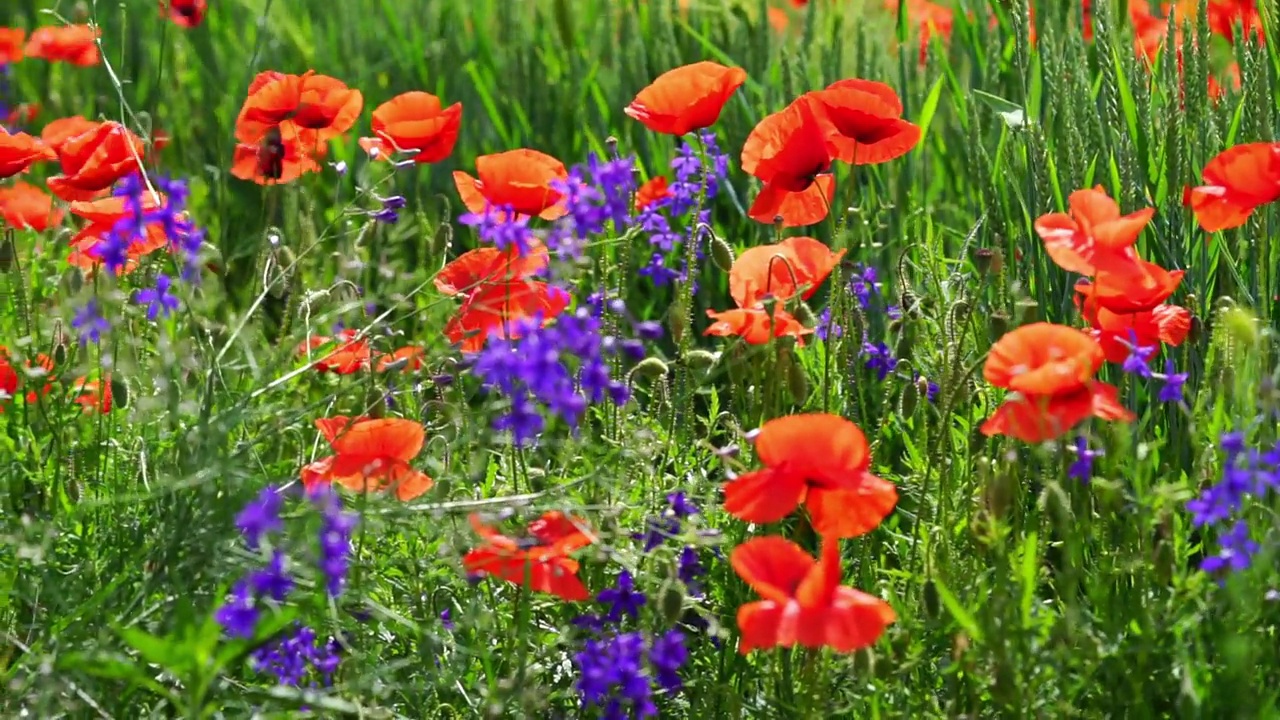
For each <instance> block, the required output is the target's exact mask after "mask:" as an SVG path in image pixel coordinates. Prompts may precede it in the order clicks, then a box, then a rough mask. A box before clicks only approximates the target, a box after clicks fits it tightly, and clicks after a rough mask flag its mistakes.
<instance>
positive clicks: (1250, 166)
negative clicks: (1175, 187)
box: [1182, 143, 1280, 232]
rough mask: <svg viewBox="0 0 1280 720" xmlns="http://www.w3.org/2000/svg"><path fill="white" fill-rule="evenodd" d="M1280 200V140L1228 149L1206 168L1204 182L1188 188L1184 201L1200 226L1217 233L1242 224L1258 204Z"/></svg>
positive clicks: (1184, 194)
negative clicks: (1279, 141) (1278, 141)
mask: <svg viewBox="0 0 1280 720" xmlns="http://www.w3.org/2000/svg"><path fill="white" fill-rule="evenodd" d="M1276 200H1280V143H1247V144H1245V145H1236V146H1235V147H1232V148H1228V149H1226V150H1224V151H1222V152H1221V153H1219V154H1218V156H1217V157H1215V158H1214V159H1212V160H1210V161H1209V164H1208V165H1206V166H1205V168H1204V185H1201V186H1200V187H1195V188H1187V190H1186V192H1184V193H1183V197H1182V201H1183V203H1184V204H1185V205H1187V206H1188V207H1190V208H1191V211H1192V212H1193V213H1195V216H1196V220H1197V221H1198V222H1199V223H1200V227H1201V228H1203V229H1204V230H1205V231H1206V232H1217V231H1219V230H1229V229H1231V228H1235V227H1240V226H1241V225H1243V224H1244V222H1245V220H1248V219H1249V216H1250V215H1252V214H1253V211H1254V209H1255V208H1257V207H1258V206H1259V205H1266V204H1267V203H1272V202H1275V201H1276Z"/></svg>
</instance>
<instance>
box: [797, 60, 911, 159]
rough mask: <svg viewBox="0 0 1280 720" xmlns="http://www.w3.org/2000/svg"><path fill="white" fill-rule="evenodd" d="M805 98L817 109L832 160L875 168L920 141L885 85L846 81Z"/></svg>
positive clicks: (852, 79) (853, 79) (811, 93)
mask: <svg viewBox="0 0 1280 720" xmlns="http://www.w3.org/2000/svg"><path fill="white" fill-rule="evenodd" d="M805 97H808V98H809V99H810V100H811V101H812V102H813V104H814V107H815V109H816V110H817V113H816V115H817V116H818V120H819V122H821V123H822V125H823V126H824V128H825V130H826V136H827V145H828V149H829V151H830V154H831V157H832V158H833V159H836V160H839V161H841V162H845V163H849V164H851V165H874V164H877V163H882V162H887V161H889V160H893V159H894V158H897V157H901V156H902V155H905V154H906V153H908V152H910V151H911V149H912V148H914V147H915V146H916V144H917V143H919V142H920V128H919V127H918V126H916V125H914V124H913V123H910V122H907V121H906V120H903V119H902V101H901V100H900V99H899V98H898V94H897V93H896V92H894V90H893V88H891V87H889V86H888V85H885V84H884V83H881V82H876V81H874V80H862V79H859V78H849V79H847V80H839V81H837V82H834V83H832V84H830V85H828V86H827V89H825V90H818V91H816V92H810V93H806V94H805Z"/></svg>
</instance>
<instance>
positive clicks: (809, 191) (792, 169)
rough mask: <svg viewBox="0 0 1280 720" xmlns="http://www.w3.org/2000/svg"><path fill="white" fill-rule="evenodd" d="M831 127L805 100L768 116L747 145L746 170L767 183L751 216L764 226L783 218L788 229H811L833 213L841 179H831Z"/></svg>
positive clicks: (800, 99) (745, 154) (745, 148)
mask: <svg viewBox="0 0 1280 720" xmlns="http://www.w3.org/2000/svg"><path fill="white" fill-rule="evenodd" d="M826 128H827V126H826V125H824V124H822V123H821V122H820V121H819V120H818V117H817V114H816V111H815V105H814V103H813V101H812V100H811V99H809V98H806V97H801V98H799V99H797V100H796V101H795V102H793V103H791V104H790V105H788V106H787V107H786V109H784V110H782V111H781V112H777V113H774V114H772V115H769V116H767V117H765V118H764V119H763V120H761V121H760V122H759V123H758V124H757V125H756V126H755V129H753V130H752V131H751V134H750V135H748V136H747V140H746V142H745V143H744V144H743V146H742V169H743V170H744V171H746V172H747V173H750V174H751V175H754V176H755V177H757V178H759V179H760V181H761V182H763V183H764V187H762V188H760V194H759V195H757V196H756V200H755V202H754V203H752V205H751V209H750V210H748V211H747V214H748V215H749V216H750V217H751V218H752V219H753V220H757V221H759V222H763V223H773V222H775V221H777V219H778V218H781V221H782V224H783V225H784V226H786V227H795V226H798V225H812V224H814V223H816V222H819V221H821V220H822V219H823V218H825V217H826V216H827V214H828V213H829V212H830V211H831V201H832V199H833V198H834V197H835V191H836V181H835V178H834V177H832V176H831V174H830V169H831V156H830V154H829V152H828V147H827V130H826Z"/></svg>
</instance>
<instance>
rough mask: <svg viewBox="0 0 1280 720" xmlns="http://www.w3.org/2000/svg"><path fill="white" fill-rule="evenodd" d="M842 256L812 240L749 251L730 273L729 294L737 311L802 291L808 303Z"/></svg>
mask: <svg viewBox="0 0 1280 720" xmlns="http://www.w3.org/2000/svg"><path fill="white" fill-rule="evenodd" d="M844 254H845V251H844V250H841V251H839V252H832V251H831V248H828V247H827V246H826V245H824V244H823V243H822V242H821V241H820V240H815V239H813V238H811V237H789V238H787V239H785V240H783V241H782V242H781V243H778V244H777V245H757V246H755V247H752V248H748V249H747V250H746V251H744V252H743V253H742V254H741V255H739V256H738V257H737V259H736V260H734V261H733V267H732V268H731V269H730V270H729V295H730V296H731V297H732V298H733V299H734V301H735V302H736V303H738V307H740V308H753V307H756V306H757V305H758V304H759V303H760V302H761V301H762V300H763V299H764V298H765V297H772V298H775V299H777V300H786V299H789V298H791V297H794V296H795V295H796V294H797V293H799V292H801V291H803V295H801V297H802V298H803V299H805V300H808V299H809V298H811V297H813V294H814V293H816V292H817V291H818V286H819V285H821V284H822V281H823V280H826V279H827V276H828V275H830V274H831V270H832V269H833V268H835V266H836V263H839V262H840V258H842V257H844Z"/></svg>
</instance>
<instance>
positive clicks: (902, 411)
mask: <svg viewBox="0 0 1280 720" xmlns="http://www.w3.org/2000/svg"><path fill="white" fill-rule="evenodd" d="M919 401H920V389H919V388H918V387H917V386H916V384H915V383H907V384H906V385H903V386H902V396H901V397H900V398H898V414H899V415H901V416H902V417H904V418H909V417H911V416H912V415H914V414H915V412H916V404H917V403H918V402H919Z"/></svg>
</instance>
